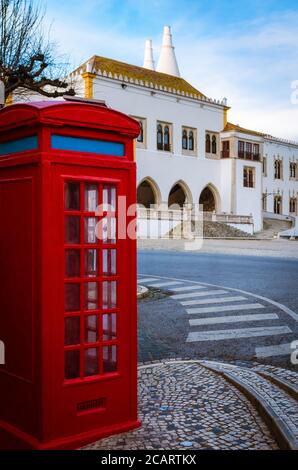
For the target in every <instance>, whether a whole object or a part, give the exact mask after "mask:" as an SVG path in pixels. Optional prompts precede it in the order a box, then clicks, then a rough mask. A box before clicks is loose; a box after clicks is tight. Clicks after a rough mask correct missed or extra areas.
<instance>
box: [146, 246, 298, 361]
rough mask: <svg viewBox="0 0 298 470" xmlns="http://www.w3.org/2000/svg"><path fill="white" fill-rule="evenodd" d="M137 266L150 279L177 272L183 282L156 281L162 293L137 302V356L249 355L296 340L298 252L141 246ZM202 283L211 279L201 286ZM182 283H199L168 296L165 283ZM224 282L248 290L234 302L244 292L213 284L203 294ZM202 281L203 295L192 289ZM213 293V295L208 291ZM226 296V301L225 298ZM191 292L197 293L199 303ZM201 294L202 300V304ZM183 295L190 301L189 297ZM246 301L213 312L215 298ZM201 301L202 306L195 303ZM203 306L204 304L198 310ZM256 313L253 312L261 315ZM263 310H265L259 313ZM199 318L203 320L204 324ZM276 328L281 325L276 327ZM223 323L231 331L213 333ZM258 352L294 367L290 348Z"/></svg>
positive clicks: (245, 358)
mask: <svg viewBox="0 0 298 470" xmlns="http://www.w3.org/2000/svg"><path fill="white" fill-rule="evenodd" d="M138 269H139V275H140V277H142V275H145V276H147V277H148V275H149V276H153V277H154V276H155V278H156V277H157V281H152V282H151V283H150V282H149V284H154V282H155V283H156V282H157V283H158V282H165V283H166V282H171V281H170V280H168V279H165V280H164V279H161V280H160V279H159V277H161V278H175V279H179V281H177V282H181V284H177V285H176V286H175V285H174V284H173V285H172V286H171V285H170V286H164V287H162V288H161V291H162V292H165V295H164V296H161V298H158V299H154V298H153V299H147V300H144V301H141V302H139V338H140V341H139V344H140V347H139V353H140V360H142V361H146V360H157V359H162V358H168V357H188V358H189V357H191V358H207V359H218V360H233V361H237V360H239V361H253V360H256V350H257V349H258V348H264V347H265V348H269V349H270V347H271V346H273V350H274V348H276V347H279V346H280V345H284V344H289V343H291V342H292V341H294V340H298V321H297V318H298V315H297V313H298V260H291V259H282V258H270V257H260V256H258V257H255V256H243V255H242V256H237V255H224V254H217V253H214V254H208V253H190V252H174V251H150V250H144V251H140V252H139V257H138ZM181 280H183V281H181ZM184 281H185V282H186V284H185V283H184ZM192 283H193V284H192ZM196 283H198V284H196ZM200 283H202V284H200ZM204 283H207V284H212V285H213V286H215V287H211V286H205V287H204ZM147 285H148V281H147ZM184 285H187V286H189V287H190V286H191V285H193V286H194V288H195V286H196V285H197V286H198V290H193V291H192V290H190V291H187V290H186V291H185V292H186V293H187V292H188V293H189V295H188V296H186V297H187V298H184V299H176V298H172V296H171V295H173V294H177V293H175V292H170V291H171V289H174V288H175V287H177V288H179V287H182V289H183V288H184V287H183V286H184ZM224 288H231V289H240V290H243V291H245V292H246V294H245V295H244V297H243V300H242V302H241V301H240V303H239V300H235V301H234V298H235V296H236V297H237V296H241V295H243V294H241V293H239V292H236V291H232V290H231V291H228V292H227V291H226V292H223V294H222V295H220V294H221V293H220V292H219V295H216V294H217V293H216V292H215V293H213V294H212V293H210V294H209V300H208V293H209V292H210V290H216V289H218V290H220V289H221V290H223V289H224ZM200 289H205V292H206V296H203V297H202V299H201V300H200V297H199V299H198V298H197V297H196V296H193V295H192V293H196V292H200ZM166 291H167V295H166ZM181 293H183V292H182V291H181ZM214 294H215V296H214ZM250 294H251V295H250ZM211 295H213V296H214V297H211V298H210V296H211ZM254 295H258V296H262V297H266V298H267V299H268V300H272V301H275V302H278V303H279V304H282V306H285V307H288V308H289V309H291V311H292V312H294V315H295V314H296V319H295V318H293V316H291V315H289V314H288V313H287V312H285V311H284V310H283V309H282V308H280V307H279V306H278V305H272V304H270V303H268V302H267V301H266V300H262V301H260V300H259V299H256V298H255V297H254ZM229 296H230V299H231V301H229V299H228V300H226V299H225V298H223V297H229ZM216 297H218V301H217V300H216V301H214V302H213V300H212V299H213V298H216ZM196 299H198V300H199V301H198V304H196ZM206 299H207V303H206V304H204V302H205V300H206ZM219 299H220V300H221V302H219ZM202 300H203V303H202ZM189 301H190V303H193V304H194V305H187V303H188V302H189ZM247 303H248V305H247V307H246V310H245V311H242V309H241V308H239V310H238V309H237V307H232V308H231V311H229V310H228V309H226V310H225V311H221V310H220V309H219V313H216V309H217V307H218V306H220V307H222V306H224V307H225V306H228V307H229V306H232V305H236V306H239V305H240V306H241V305H243V304H247ZM255 303H260V304H261V307H255V308H256V309H255V308H254V305H253V304H255ZM202 307H203V310H202V311H200V308H202ZM205 307H207V310H206V309H205V310H204V308H205ZM191 308H199V311H198V313H197V311H196V310H194V312H195V313H196V314H193V310H190V312H191V313H189V311H188V309H191ZM212 308H213V309H214V311H212ZM233 309H234V310H233ZM235 309H236V310H235ZM206 312H208V313H206ZM237 315H238V317H239V316H242V315H244V316H243V317H242V321H241V322H239V321H238V318H236V316H237ZM255 315H259V318H257V317H256V316H255ZM261 315H265V317H264V319H263V317H262V316H261ZM266 315H267V317H266ZM245 316H246V317H245ZM220 317H232V318H230V319H227V323H225V320H222V318H220ZM202 319H203V323H204V322H206V323H205V324H202ZM190 320H191V321H192V324H191V321H190ZM256 320H258V321H256ZM196 322H197V324H196ZM262 328H263V329H264V331H265V333H264V336H263V335H262V333H260V334H259V330H261V329H262ZM270 328H271V329H272V335H271V334H270V331H271V330H270ZM278 328H281V330H280V333H279V330H278ZM238 329H239V330H241V329H243V330H244V334H245V336H246V337H243V338H241V337H240V338H239V337H238V336H237V334H236V336H235V337H234V338H233V334H234V335H235V330H238ZM251 329H252V332H251V331H250V330H251ZM256 329H258V331H257V333H255V331H256ZM223 331H224V334H226V333H228V335H229V334H230V332H231V331H232V333H231V334H232V338H230V339H227V338H226V337H225V338H224V339H220V338H219V337H218V335H219V334H221V333H222V332H223ZM238 332H239V331H236V333H238ZM206 335H207V337H206ZM256 335H257V336H256ZM202 338H203V339H202ZM214 338H216V339H214ZM257 360H259V361H260V362H266V363H269V364H272V365H280V366H283V367H291V368H297V367H298V366H293V364H292V363H291V361H290V354H281V355H277V354H276V351H275V353H274V354H272V355H271V356H270V355H269V356H267V357H260V358H257Z"/></svg>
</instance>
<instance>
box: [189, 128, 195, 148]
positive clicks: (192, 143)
mask: <svg viewBox="0 0 298 470" xmlns="http://www.w3.org/2000/svg"><path fill="white" fill-rule="evenodd" d="M194 149H195V138H194V131H189V134H188V150H190V151H191V152H193V151H194Z"/></svg>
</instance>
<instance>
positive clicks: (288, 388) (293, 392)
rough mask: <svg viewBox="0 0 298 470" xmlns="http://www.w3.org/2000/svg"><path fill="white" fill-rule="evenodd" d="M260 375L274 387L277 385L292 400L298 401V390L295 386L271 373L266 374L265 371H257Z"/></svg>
mask: <svg viewBox="0 0 298 470" xmlns="http://www.w3.org/2000/svg"><path fill="white" fill-rule="evenodd" d="M256 373H257V374H258V375H260V376H261V377H263V378H264V379H267V380H269V382H271V383H273V384H274V385H277V387H279V388H281V389H282V390H283V391H284V392H286V393H287V394H288V395H290V396H291V397H292V398H294V399H295V400H297V401H298V388H297V387H295V386H294V385H292V384H290V383H289V382H287V381H286V380H284V379H282V378H280V377H276V376H274V375H272V374H270V372H265V371H256Z"/></svg>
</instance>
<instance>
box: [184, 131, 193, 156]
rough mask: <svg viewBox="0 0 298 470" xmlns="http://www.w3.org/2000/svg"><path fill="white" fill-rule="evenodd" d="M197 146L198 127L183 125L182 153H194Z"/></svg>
mask: <svg viewBox="0 0 298 470" xmlns="http://www.w3.org/2000/svg"><path fill="white" fill-rule="evenodd" d="M195 147H196V129H190V128H189V127H182V153H183V154H184V155H193V154H194V153H195Z"/></svg>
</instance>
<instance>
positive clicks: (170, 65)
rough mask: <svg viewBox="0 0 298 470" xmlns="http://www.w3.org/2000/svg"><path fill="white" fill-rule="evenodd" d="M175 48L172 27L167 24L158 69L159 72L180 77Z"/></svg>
mask: <svg viewBox="0 0 298 470" xmlns="http://www.w3.org/2000/svg"><path fill="white" fill-rule="evenodd" d="M174 49H175V48H174V46H173V44H172V34H171V28H170V26H165V27H164V29H163V39H162V47H161V51H160V56H159V61H158V64H157V68H156V70H157V72H163V73H168V74H169V75H174V76H175V77H180V72H179V68H178V64H177V60H176V56H175V50H174Z"/></svg>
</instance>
